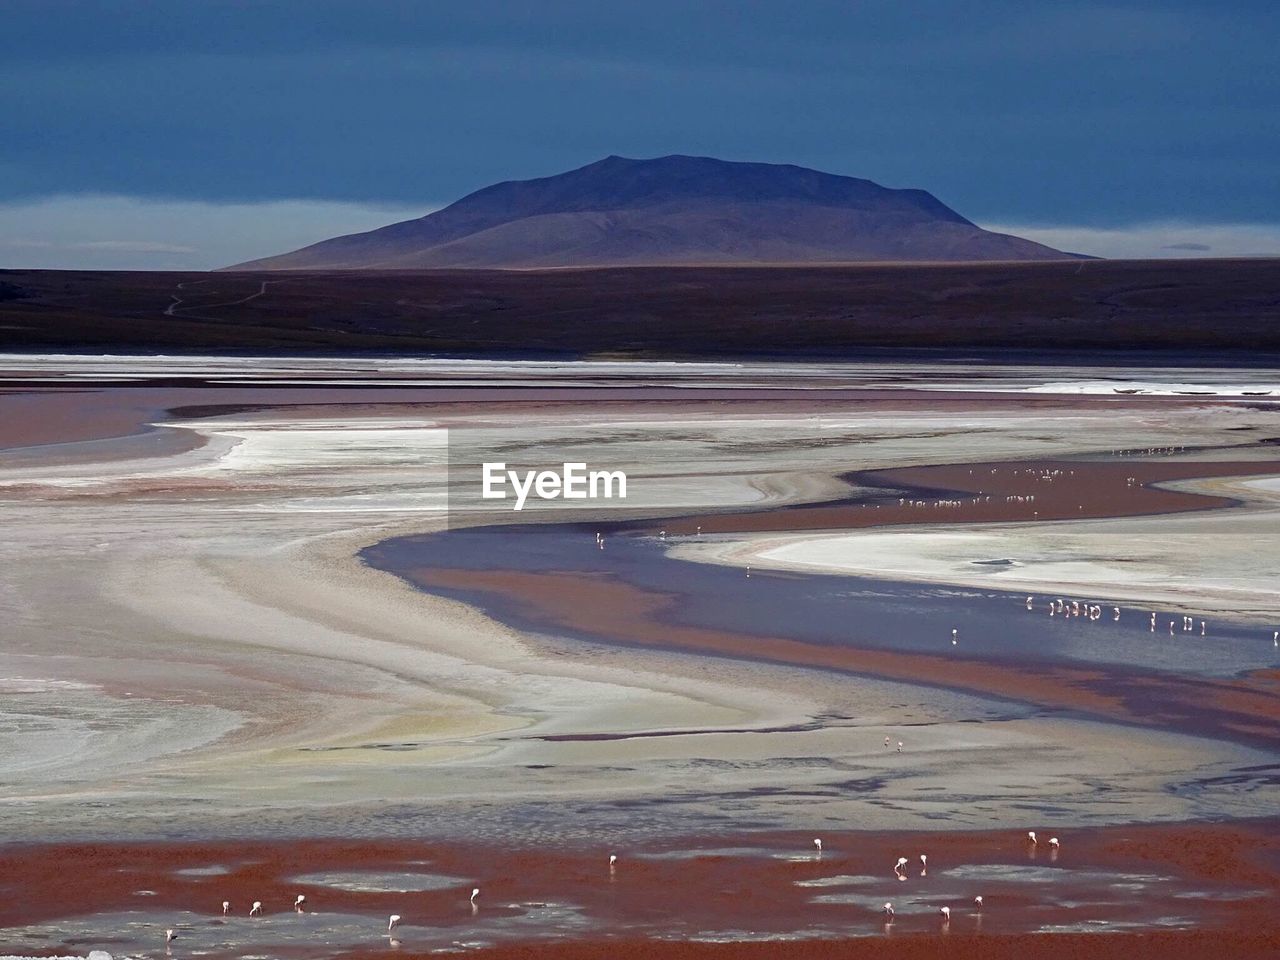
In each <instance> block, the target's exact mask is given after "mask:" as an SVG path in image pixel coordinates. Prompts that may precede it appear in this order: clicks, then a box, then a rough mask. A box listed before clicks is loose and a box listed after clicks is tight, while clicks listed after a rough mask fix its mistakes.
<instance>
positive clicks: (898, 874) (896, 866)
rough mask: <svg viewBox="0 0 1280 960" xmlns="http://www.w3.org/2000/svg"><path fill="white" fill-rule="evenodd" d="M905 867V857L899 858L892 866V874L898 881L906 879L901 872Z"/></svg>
mask: <svg viewBox="0 0 1280 960" xmlns="http://www.w3.org/2000/svg"><path fill="white" fill-rule="evenodd" d="M906 865H907V858H906V857H899V858H898V862H897V863H895V864H894V865H893V873H894V876H896V877H897V878H898V879H899V880H905V879H907V875H906V874H905V873H903V872H902V868H903V867H905V866H906Z"/></svg>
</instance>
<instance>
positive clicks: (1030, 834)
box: [1027, 830, 1039, 847]
mask: <svg viewBox="0 0 1280 960" xmlns="http://www.w3.org/2000/svg"><path fill="white" fill-rule="evenodd" d="M1027 842H1028V843H1030V844H1031V845H1032V846H1033V847H1034V846H1036V844H1037V843H1038V842H1039V841H1038V840H1036V832H1035V831H1034V830H1028V831H1027Z"/></svg>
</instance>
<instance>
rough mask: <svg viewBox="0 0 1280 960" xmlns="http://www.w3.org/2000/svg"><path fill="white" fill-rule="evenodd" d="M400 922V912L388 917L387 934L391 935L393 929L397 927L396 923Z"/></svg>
mask: <svg viewBox="0 0 1280 960" xmlns="http://www.w3.org/2000/svg"><path fill="white" fill-rule="evenodd" d="M399 922H400V914H398V913H393V914H392V915H391V916H389V917H387V936H390V935H391V931H392V930H394V929H395V927H396V924H397V923H399Z"/></svg>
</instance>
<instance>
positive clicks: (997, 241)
mask: <svg viewBox="0 0 1280 960" xmlns="http://www.w3.org/2000/svg"><path fill="white" fill-rule="evenodd" d="M1071 257H1072V255H1071V254H1066V253H1062V252H1060V251H1058V250H1054V249H1051V248H1050V247H1046V246H1042V245H1041V244H1038V243H1033V242H1032V241H1030V240H1023V239H1021V238H1020V237H1012V236H1008V235H1006V234H1001V233H990V232H988V231H986V230H983V229H981V228H980V227H978V226H976V225H975V224H973V223H971V222H970V221H968V220H966V219H965V218H964V217H962V216H960V214H958V213H956V212H955V211H954V210H952V209H951V208H950V207H948V206H946V204H944V203H942V202H941V201H940V200H938V199H937V198H936V197H934V196H933V195H932V194H930V193H927V192H925V191H924V190H891V189H889V188H887V187H882V186H880V185H879V184H876V183H872V182H871V181H870V180H858V179H855V178H853V177H840V176H835V175H834V174H829V173H820V172H818V171H817V170H808V169H805V168H804V167H796V166H789V165H787V166H783V165H777V164H769V163H733V162H729V161H725V160H715V159H712V158H710V157H684V156H671V157H660V158H658V159H654V160H629V159H627V158H625V157H606V158H605V159H604V160H600V161H598V162H596V163H592V164H589V165H587V166H585V167H581V168H579V169H577V170H571V171H569V172H568V173H562V174H558V175H557V176H554V177H543V178H541V179H538V180H513V181H509V182H506V183H498V184H494V185H493V186H491V187H485V188H484V189H483V190H477V191H476V192H475V193H472V194H470V195H469V196H466V197H463V198H462V199H461V200H459V201H457V202H456V203H453V204H451V205H450V206H448V207H445V208H444V209H442V210H437V211H436V212H435V213H431V214H428V215H427V216H425V217H421V218H419V219H417V220H405V221H404V222H402V223H393V224H391V225H390V226H386V227H381V228H379V229H377V230H370V231H369V232H367V233H353V234H350V235H348V236H343V237H335V238H333V239H332V240H324V241H321V242H320V243H316V244H312V245H311V246H309V247H303V248H302V249H301V250H295V251H293V252H292V253H286V254H282V255H280V256H275V257H267V258H265V259H262V260H252V261H249V262H248V263H241V264H237V265H236V266H234V267H229V268H227V269H231V270H317V269H415V268H416V269H421V268H442V267H456V268H484V267H496V268H534V267H570V266H605V265H625V264H634V265H639V264H695V263H697V264H725V263H737V264H749V263H750V264H761V263H831V262H850V261H866V260H879V261H896V260H915V261H922V260H946V261H962V260H1061V259H1070V258H1071Z"/></svg>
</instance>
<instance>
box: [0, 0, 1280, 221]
mask: <svg viewBox="0 0 1280 960" xmlns="http://www.w3.org/2000/svg"><path fill="white" fill-rule="evenodd" d="M2 11H3V12H2V16H0V123H2V124H3V136H0V203H9V204H13V203H15V202H30V201H33V200H39V199H40V198H46V197H49V196H51V195H65V194H81V193H85V194H106V195H119V196H123V197H130V198H144V199H145V198H163V199H165V200H184V201H192V200H196V201H216V202H218V203H227V202H259V201H264V200H279V199H290V200H298V199H301V200H308V201H310V200H333V201H345V202H354V203H357V204H370V203H373V204H381V205H389V206H392V207H395V208H397V209H399V208H409V209H417V208H422V210H423V211H424V212H425V210H427V209H429V208H431V207H434V206H438V205H440V204H442V203H445V202H449V201H451V200H454V199H456V198H457V197H459V196H461V195H462V194H464V193H466V192H469V191H470V190H473V189H476V188H478V187H481V186H484V185H486V184H488V183H491V182H493V181H496V180H503V179H512V178H525V177H532V176H541V175H546V174H550V173H555V172H559V171H562V170H565V169H568V168H571V167H575V166H580V165H582V164H584V163H588V162H590V161H592V160H596V159H598V158H600V157H602V156H605V155H607V154H611V153H618V154H622V155H626V156H655V155H660V154H665V153H697V154H708V155H713V156H719V157H725V158H730V159H750V160H764V161H785V162H791V163H799V164H803V165H806V166H812V167H817V168H820V169H823V170H828V171H831V172H835V173H843V174H850V175H854V176H862V177H868V178H871V179H873V180H876V181H878V182H881V183H884V184H886V185H889V186H916V187H922V188H925V189H928V190H930V191H932V192H933V193H935V194H936V195H938V196H939V197H940V198H941V199H943V200H944V201H945V202H947V203H948V204H950V205H951V206H953V207H955V208H956V209H957V210H959V211H960V212H961V213H963V214H964V215H966V216H968V217H970V218H972V219H975V220H977V221H979V222H982V223H1000V224H1042V225H1062V224H1069V225H1087V226H1090V227H1094V228H1098V227H1116V226H1123V225H1126V224H1134V223H1145V222H1150V221H1156V220H1174V221H1178V222H1183V223H1217V224H1221V223H1263V224H1275V223H1280V159H1278V158H1280V69H1277V66H1276V64H1277V60H1278V59H1280V53H1278V52H1277V47H1280V3H1276V2H1274V0H1272V2H1248V0H1236V2H1229V3H1226V2H1223V3H1208V2H1177V0H1165V2H1131V3H1111V2H1099V3H1077V2H1070V0H1066V2H1042V3H1036V2H1029V0H1024V2H1017V3H1013V2H1009V3H1006V2H999V0H997V2H990V0H985V2H973V3H970V2H950V3H942V2H911V0H883V2H880V0H876V2H854V0H846V2H838V3H837V2H825V0H791V2H785V3H751V2H739V3H718V2H698V3H688V2H683V3H668V2H661V0H659V2H648V3H628V4H620V3H603V2H594V3H591V2H547V3H515V2H508V3H487V2H469V3H461V2H458V3H427V2H377V0H372V2H370V0H366V2H363V3H351V2H333V0H311V2H294V3H271V2H247V0H246V2H238V3H229V2H223V3H208V2H198V0H180V2H172V3H157V2H123V0H122V2H99V3H90V2H87V0H84V2H78V3H69V2H60V0H4V2H3V7H2Z"/></svg>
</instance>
